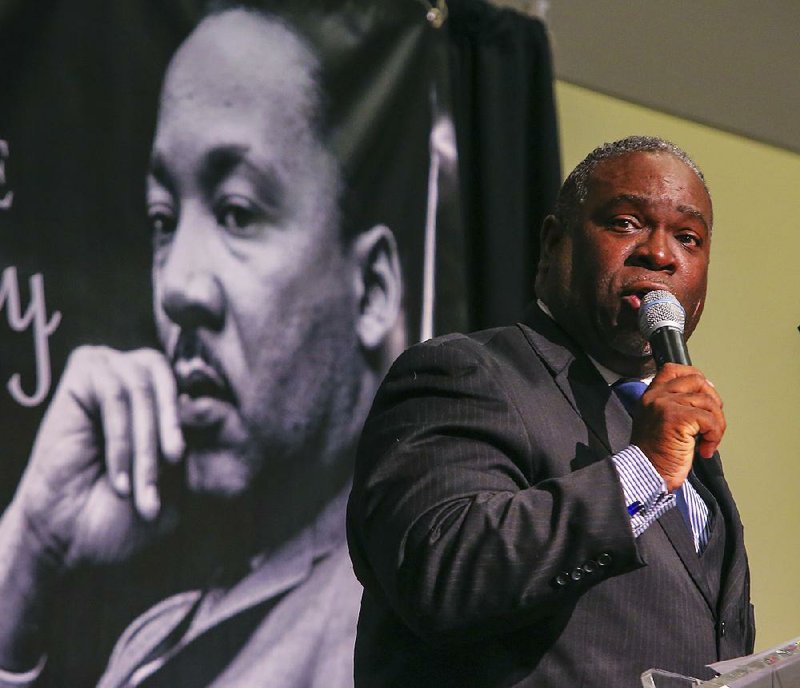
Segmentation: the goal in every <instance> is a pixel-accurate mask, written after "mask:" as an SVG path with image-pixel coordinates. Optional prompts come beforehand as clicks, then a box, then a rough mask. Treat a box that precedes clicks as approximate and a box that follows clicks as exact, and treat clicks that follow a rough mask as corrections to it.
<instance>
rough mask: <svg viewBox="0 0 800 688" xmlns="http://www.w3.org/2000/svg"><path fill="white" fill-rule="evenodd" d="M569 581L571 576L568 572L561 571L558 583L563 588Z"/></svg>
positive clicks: (557, 579) (557, 577) (557, 578)
mask: <svg viewBox="0 0 800 688" xmlns="http://www.w3.org/2000/svg"><path fill="white" fill-rule="evenodd" d="M567 583H569V576H568V575H567V574H566V573H559V574H558V575H557V576H556V585H558V586H560V587H562V588H563V587H564V586H565V585H566V584H567Z"/></svg>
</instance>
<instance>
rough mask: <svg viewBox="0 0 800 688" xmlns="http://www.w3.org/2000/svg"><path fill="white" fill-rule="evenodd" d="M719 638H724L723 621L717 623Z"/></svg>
mask: <svg viewBox="0 0 800 688" xmlns="http://www.w3.org/2000/svg"><path fill="white" fill-rule="evenodd" d="M719 637H720V638H724V637H725V622H724V621H720V622H719Z"/></svg>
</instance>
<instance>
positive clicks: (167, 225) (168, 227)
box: [147, 205, 177, 236]
mask: <svg viewBox="0 0 800 688" xmlns="http://www.w3.org/2000/svg"><path fill="white" fill-rule="evenodd" d="M147 219H148V222H149V223H150V229H152V231H153V233H154V234H156V235H158V236H164V235H165V234H172V233H173V232H174V231H175V227H176V224H177V223H176V222H175V217H174V215H173V214H172V212H171V211H170V210H169V209H168V208H166V207H165V206H160V205H159V206H151V207H150V208H149V209H148V211H147Z"/></svg>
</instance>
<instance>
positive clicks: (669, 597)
mask: <svg viewBox="0 0 800 688" xmlns="http://www.w3.org/2000/svg"><path fill="white" fill-rule="evenodd" d="M630 431H631V418H630V416H629V415H628V413H627V412H626V411H625V409H624V407H623V406H622V404H621V403H620V402H619V400H618V399H617V398H616V396H615V395H614V394H613V392H611V390H610V388H609V386H608V384H607V383H606V382H605V381H604V380H603V378H602V376H601V375H600V374H599V372H598V371H597V369H596V368H595V367H594V365H593V364H592V363H591V361H590V360H589V359H588V358H587V357H586V356H585V355H584V354H583V353H582V352H581V351H580V350H579V349H578V348H577V347H576V346H575V344H574V343H572V341H571V340H570V339H569V338H568V337H567V336H566V334H565V333H564V332H563V331H562V330H561V329H560V328H559V327H558V326H557V325H556V324H555V323H554V322H553V321H552V320H550V318H549V317H548V316H546V315H545V314H544V313H542V312H541V311H540V310H539V309H538V308H534V309H533V310H532V312H531V315H530V317H529V318H528V321H527V323H525V324H518V325H515V326H511V327H506V328H500V329H496V330H490V331H486V332H482V333H477V334H474V335H448V336H446V337H442V338H439V339H435V340H431V341H429V342H425V343H423V344H421V345H417V346H415V347H412V348H411V349H410V350H408V351H407V352H406V353H405V354H403V355H402V356H401V357H400V358H399V359H398V360H397V361H396V363H395V365H394V366H393V368H392V370H391V371H390V373H389V375H388V376H387V378H386V380H385V382H384V384H383V386H382V388H381V390H380V391H379V393H378V396H377V399H376V402H375V405H374V407H373V410H372V413H371V414H370V417H369V419H368V421H367V425H366V427H365V431H364V435H363V438H362V445H361V448H360V450H359V458H358V462H357V467H356V477H355V483H354V488H353V493H352V495H351V499H350V505H349V513H348V534H349V541H350V549H351V556H352V557H353V561H354V565H355V570H356V573H357V575H358V576H359V578H360V579H361V581H362V583H363V584H364V586H365V593H364V598H363V602H362V608H361V616H360V619H359V629H358V638H357V641H356V659H355V662H356V668H355V672H356V686H357V687H358V688H376V687H379V686H380V687H384V686H397V687H401V686H402V687H403V688H413V687H419V688H423V687H424V688H430V687H432V686H436V687H437V688H445V687H447V686H454V687H455V686H459V687H462V686H463V687H468V686H476V687H477V686H493V687H494V686H531V687H535V688H550V687H552V688H570V687H572V686H581V687H582V688H590V687H592V688H594V687H597V688H610V687H612V686H613V687H615V688H616V687H617V686H621V687H623V688H628V687H629V686H637V685H639V683H638V681H639V675H640V673H641V672H642V671H643V670H645V669H647V668H649V667H660V668H664V669H668V670H671V671H675V672H679V673H683V674H688V675H693V676H697V677H699V678H709V677H710V676H712V675H713V674H711V673H710V672H709V670H707V669H705V668H704V665H705V664H707V663H709V662H713V661H715V660H717V659H724V658H730V657H735V656H738V655H742V654H746V653H749V652H751V651H752V647H753V639H754V627H753V613H752V606H751V605H750V601H749V573H748V566H747V558H746V554H745V550H744V543H743V535H742V525H741V521H740V519H739V514H738V512H737V510H736V506H735V504H734V501H733V498H732V496H731V494H730V491H729V489H728V486H727V484H726V482H725V479H724V477H723V474H722V467H721V464H720V460H719V457H718V456H715V457H714V458H713V459H710V460H703V459H700V458H698V459H696V461H695V468H694V473H695V475H694V476H693V477H692V480H693V484H694V485H695V487H696V488H697V489H698V491H699V492H700V494H701V496H703V497H704V499H705V501H706V502H707V503H708V504H709V508H710V512H711V536H710V540H709V543H708V545H707V546H706V548H705V549H704V550H703V554H702V555H700V556H698V555H697V554H696V553H695V551H694V548H693V545H692V540H691V536H690V534H689V531H688V529H687V528H686V526H685V524H684V522H683V520H682V518H681V516H680V513H679V512H678V510H677V509H674V508H673V509H671V510H669V511H668V512H667V513H666V514H664V515H663V516H662V517H661V518H660V519H659V520H658V521H656V522H655V523H653V524H652V525H651V526H650V527H649V528H648V529H647V530H645V532H644V533H643V534H642V535H641V536H640V537H639V538H634V536H633V534H632V530H631V525H630V516H629V515H628V511H627V509H626V504H625V502H624V498H623V492H622V488H621V485H620V482H619V479H618V477H617V474H616V472H615V469H614V466H613V463H612V461H611V459H610V456H611V455H612V454H614V453H616V452H618V451H619V450H621V449H623V448H624V447H626V446H627V445H628V444H629V438H630Z"/></svg>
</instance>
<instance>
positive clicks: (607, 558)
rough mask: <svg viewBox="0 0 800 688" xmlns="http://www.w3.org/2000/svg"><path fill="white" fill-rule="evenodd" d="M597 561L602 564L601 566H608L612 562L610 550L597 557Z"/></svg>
mask: <svg viewBox="0 0 800 688" xmlns="http://www.w3.org/2000/svg"><path fill="white" fill-rule="evenodd" d="M597 563H598V564H600V566H608V565H609V564H610V563H611V555H610V554H609V553H608V552H603V553H602V554H601V555H600V556H599V557H597Z"/></svg>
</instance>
